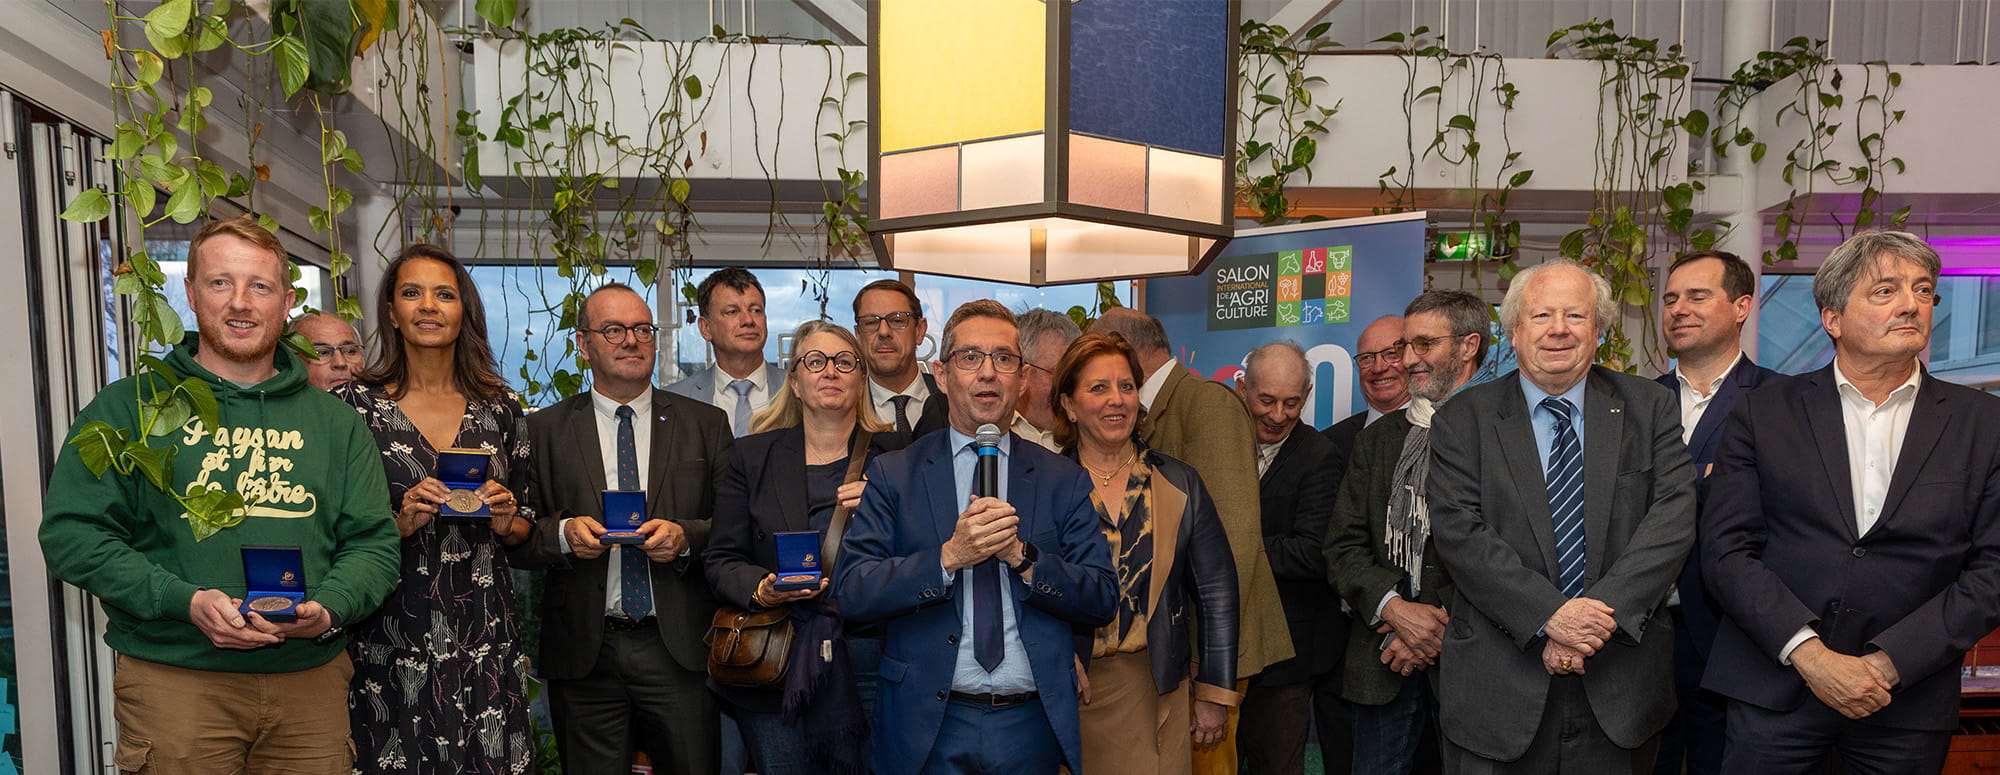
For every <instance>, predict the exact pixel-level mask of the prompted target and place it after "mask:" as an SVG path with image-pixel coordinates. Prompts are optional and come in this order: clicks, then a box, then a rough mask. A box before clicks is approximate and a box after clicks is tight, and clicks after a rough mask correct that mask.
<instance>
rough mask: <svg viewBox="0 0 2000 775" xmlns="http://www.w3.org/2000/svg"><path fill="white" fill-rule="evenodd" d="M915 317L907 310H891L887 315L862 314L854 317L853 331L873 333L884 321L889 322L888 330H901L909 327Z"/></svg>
mask: <svg viewBox="0 0 2000 775" xmlns="http://www.w3.org/2000/svg"><path fill="white" fill-rule="evenodd" d="M916 319H917V316H916V315H913V314H910V313H908V312H891V313H889V314H887V315H862V316H861V317H858V318H855V319H854V332H855V333H857V334H868V333H873V332H874V331H875V329H876V328H877V327H879V326H881V325H882V323H883V322H884V321H887V322H888V323H889V330H891V331H901V330H903V329H906V328H909V327H910V321H913V320H916Z"/></svg>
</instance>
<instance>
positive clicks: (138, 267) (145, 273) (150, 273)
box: [125, 250, 173, 374]
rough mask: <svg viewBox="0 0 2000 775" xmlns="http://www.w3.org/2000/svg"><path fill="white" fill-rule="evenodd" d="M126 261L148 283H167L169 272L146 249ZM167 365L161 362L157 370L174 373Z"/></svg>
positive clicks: (135, 273) (158, 285)
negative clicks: (161, 267) (162, 268)
mask: <svg viewBox="0 0 2000 775" xmlns="http://www.w3.org/2000/svg"><path fill="white" fill-rule="evenodd" d="M125 262H126V263H128V264H131V265H132V274H134V275H136V276H137V277H138V278H139V279H140V280H141V281H144V282H145V283H146V284H147V285H151V286H153V287H155V288H158V287H160V286H162V285H165V284H166V282H167V273H166V272H165V271H163V270H161V269H160V262H158V261H154V260H153V257H152V256H149V255H147V254H146V251H143V250H141V251H139V252H136V253H133V254H132V255H131V256H130V257H129V258H127V259H126V260H125ZM166 366H167V365H166V364H165V363H161V364H159V368H157V369H155V371H164V372H166V373H168V374H172V373H173V370H172V369H168V368H167V367H166Z"/></svg>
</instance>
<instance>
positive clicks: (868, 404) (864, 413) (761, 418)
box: [750, 320, 894, 433]
mask: <svg viewBox="0 0 2000 775" xmlns="http://www.w3.org/2000/svg"><path fill="white" fill-rule="evenodd" d="M814 334H832V335H834V336H837V337H840V341H841V342H843V343H845V344H846V345H847V346H848V347H851V348H853V349H854V364H855V365H854V371H855V373H856V374H859V375H860V376H861V389H860V390H859V391H856V393H855V396H854V421H855V423H856V424H857V425H860V426H861V428H862V429H863V430H867V431H871V432H874V433H882V432H884V431H889V430H893V429H894V426H891V425H889V424H888V423H885V422H882V418H880V417H877V416H876V415H875V402H874V401H871V400H869V398H868V385H869V379H868V359H867V358H863V357H861V341H860V340H858V339H855V338H854V334H853V332H850V331H848V330H847V329H846V328H843V327H841V326H837V325H834V324H832V323H828V322H826V321H823V320H808V321H806V322H804V323H800V324H799V328H798V330H797V331H795V332H793V333H792V342H793V345H792V346H793V347H795V348H796V347H797V346H799V345H800V344H803V343H805V341H806V337H809V336H812V335H814ZM827 368H833V364H832V363H828V364H827ZM799 371H800V369H799V355H798V354H797V353H794V354H793V356H792V367H791V368H790V369H787V370H786V371H785V384H784V385H782V386H778V385H773V386H772V389H773V392H775V393H776V394H777V397H776V398H775V399H773V400H772V401H771V405H770V406H767V407H765V408H764V411H761V412H758V413H757V416H756V417H754V418H752V419H751V421H750V432H751V433H763V432H765V431H775V430H778V429H779V428H790V427H792V426H794V425H798V424H800V423H802V422H805V415H806V408H805V402H803V401H800V400H799V397H798V395H797V394H795V393H793V392H792V389H791V384H792V382H793V381H794V380H796V379H798V378H799Z"/></svg>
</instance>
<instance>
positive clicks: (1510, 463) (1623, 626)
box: [1426, 261, 1695, 775]
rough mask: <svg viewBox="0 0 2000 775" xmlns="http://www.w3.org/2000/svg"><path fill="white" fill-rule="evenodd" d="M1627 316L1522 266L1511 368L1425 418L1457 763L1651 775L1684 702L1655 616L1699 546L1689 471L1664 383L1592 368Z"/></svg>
mask: <svg viewBox="0 0 2000 775" xmlns="http://www.w3.org/2000/svg"><path fill="white" fill-rule="evenodd" d="M1615 314H1617V306H1616V305H1615V304H1614V303H1613V302H1612V298H1611V288H1610V286H1609V284H1607V283H1606V282H1605V281H1604V279H1603V278H1601V277H1598V276H1596V275H1593V274H1591V273H1590V272H1589V270H1586V269H1584V268H1583V267H1581V266H1579V265H1577V264H1574V263H1570V262H1567V261H1563V262H1553V263H1548V264H1542V265H1540V266H1536V267H1534V268H1531V269H1529V270H1527V271H1524V272H1522V273H1521V274H1519V275H1518V276H1516V277H1515V278H1514V281H1513V283H1512V284H1511V286H1510V287H1509V288H1508V289H1507V296H1506V299H1505V300H1504V301H1503V302H1502V304H1501V309H1500V318H1501V321H1502V322H1503V323H1505V324H1506V326H1507V334H1508V336H1509V337H1510V338H1511V339H1512V340H1513V342H1514V347H1515V349H1516V350H1517V351H1518V352H1519V354H1520V364H1521V368H1520V371H1519V372H1518V373H1516V374H1513V375H1509V376H1506V377H1502V378H1500V379H1498V380H1494V381H1492V382H1489V383H1486V384H1484V385H1479V386H1477V387H1472V388H1467V389H1466V390H1465V391H1464V392H1462V393H1460V394H1459V395H1458V396H1457V397H1455V398H1453V399H1452V400H1451V401H1450V402H1448V403H1446V404H1445V405H1444V407H1443V408H1441V409H1439V410H1438V413H1437V417H1436V419H1435V421H1434V422H1433V426H1432V427H1433V432H1432V438H1431V451H1432V459H1431V470H1430V478H1429V480H1428V481H1427V486H1426V493H1427V496H1428V500H1429V506H1430V513H1431V536H1432V539H1433V541H1434V543H1435V545H1436V547H1437V550H1438V559H1440V560H1442V561H1443V562H1444V564H1445V569H1446V570H1447V571H1448V572H1449V573H1450V574H1451V578H1452V580H1453V581H1454V582H1455V583H1456V585H1457V591H1458V594H1457V596H1456V597H1454V598H1453V600H1452V602H1451V609H1450V615H1451V617H1450V624H1449V625H1448V626H1447V627H1446V631H1445V638H1444V644H1443V649H1442V655H1441V656H1440V658H1439V662H1438V670H1439V688H1438V693H1439V697H1438V705H1439V726H1440V728H1441V729H1442V731H1443V732H1444V737H1445V741H1446V744H1445V767H1446V770H1447V771H1449V772H1453V773H1591V774H1592V775H1597V774H1599V773H1609V772H1630V773H1646V772H1651V770H1652V767H1653V756H1654V754H1655V753H1657V752H1658V749H1659V734H1660V730H1661V729H1662V728H1664V727H1665V726H1666V724H1667V721H1668V720H1669V719H1670V718H1671V717H1672V715H1673V711H1674V686H1673V656H1674V635H1673V625H1672V624H1671V620H1670V619H1669V618H1668V617H1663V616H1658V614H1659V613H1660V609H1661V607H1662V606H1663V605H1665V603H1666V601H1667V595H1668V592H1669V590H1670V588H1671V587H1672V585H1673V582H1674V577H1675V575H1676V574H1678V573H1679V572H1680V568H1681V563H1682V561H1683V560H1685V559H1686V557H1687V554H1688V551H1689V550H1690V549H1691V548H1692V547H1693V545H1694V526H1695V525H1694V472H1693V470H1692V468H1691V465H1692V464H1691V463H1690V462H1689V459H1688V453H1687V445H1686V444H1684V443H1682V441H1681V423H1680V409H1679V407H1678V406H1677V405H1676V401H1675V399H1674V397H1673V395H1672V394H1670V393H1668V392H1667V391H1665V390H1661V389H1660V386H1659V385H1656V384H1653V383H1652V382H1651V381H1650V380H1646V379H1642V378H1640V377H1634V376H1629V375H1626V374H1621V373H1618V372H1615V371H1612V370H1610V369H1605V368H1602V367H1592V366H1591V357H1592V354H1593V353H1594V352H1595V351H1596V349H1597V341H1598V337H1599V336H1600V335H1602V334H1603V332H1604V329H1605V325H1606V322H1607V321H1609V320H1610V319H1611V317H1612V316H1613V315H1615Z"/></svg>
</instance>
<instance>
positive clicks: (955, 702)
mask: <svg viewBox="0 0 2000 775" xmlns="http://www.w3.org/2000/svg"><path fill="white" fill-rule="evenodd" d="M944 350H945V354H944V356H943V357H941V358H939V359H938V361H937V362H936V363H935V365H934V366H933V367H932V368H933V370H934V371H935V372H938V373H939V377H940V380H939V382H940V384H941V385H942V386H943V387H944V388H945V391H946V392H947V393H949V394H950V395H951V397H952V401H951V404H950V410H949V411H950V424H949V430H948V431H947V432H945V433H933V434H930V435H928V436H925V437H923V438H920V439H918V440H917V441H915V442H913V443H912V444H911V445H910V446H909V447H908V448H906V449H904V450H903V451H901V452H892V453H889V454H886V455H883V456H881V457H880V458H877V459H876V460H875V462H874V463H872V464H870V465H869V466H868V473H867V476H866V478H867V480H868V482H869V485H868V489H867V490H866V491H865V492H863V493H862V495H861V505H860V507H859V508H857V509H855V511H854V518H853V522H852V524H851V525H850V527H849V528H848V531H847V537H846V540H845V542H844V543H843V544H842V549H843V552H842V556H841V558H840V568H839V574H840V579H839V580H838V581H837V582H836V583H835V584H834V589H838V590H842V592H841V593H840V607H841V613H842V615H843V616H845V617H847V618H849V619H851V620H858V621H873V620H880V621H883V622H885V624H884V628H885V630H886V635H885V639H884V652H885V653H884V655H883V657H882V667H881V675H882V684H881V689H880V692H881V693H880V697H879V699H877V700H876V706H875V707H876V721H877V725H876V728H875V729H874V731H873V741H872V743H873V746H874V753H873V762H872V765H873V769H874V771H875V772H879V773H883V775H901V774H902V773H917V772H924V773H939V772H968V773H969V772H1010V773H1011V772H1023V773H1049V772H1054V771H1055V770H1056V768H1057V766H1058V765H1061V764H1067V765H1068V766H1069V768H1070V770H1071V771H1078V770H1079V769H1080V768H1081V765H1082V751H1081V741H1080V735H1079V732H1078V713H1077V691H1076V689H1077V687H1076V673H1075V668H1074V664H1075V662H1074V652H1073V651H1072V649H1073V644H1074V641H1073V640H1072V636H1073V634H1074V632H1076V630H1077V628H1090V627H1097V626H1100V625H1102V624H1104V623H1105V622H1108V621H1110V620H1111V618H1112V613H1113V610H1112V608H1113V605H1114V602H1115V601H1114V596H1115V594H1116V593H1115V591H1114V585H1115V580H1114V575H1113V571H1112V568H1111V553H1110V549H1109V547H1108V545H1107V544H1106V542H1105V539H1104V534H1103V533H1102V532H1101V531H1100V530H1099V528H1098V520H1097V512H1096V510H1095V509H1094V508H1092V507H1091V505H1090V492H1091V486H1090V480H1089V477H1088V476H1086V475H1085V474H1084V471H1083V468H1082V467H1081V466H1079V465H1077V464H1076V463H1074V462H1072V461H1070V460H1068V459H1066V458H1063V457H1061V456H1059V455H1057V454H1055V453H1053V452H1050V451H1048V450H1045V449H1043V448H1041V447H1040V446H1038V445H1035V444H1028V443H1023V442H1022V440H1021V439H1020V437H1018V436H1015V435H1013V434H1011V433H1009V434H1002V436H1001V438H1000V440H999V444H998V448H997V453H998V454H997V468H998V474H999V477H998V483H997V484H998V490H999V492H998V493H997V494H996V495H986V496H982V495H978V492H977V490H975V486H976V485H975V476H974V472H975V470H976V468H977V463H976V462H975V461H976V460H977V459H978V455H977V454H976V450H975V447H976V446H977V445H976V444H975V442H974V434H976V433H977V432H978V429H979V428H980V427H981V426H983V425H995V426H1003V427H1004V426H1005V425H1006V423H1007V422H1008V420H1009V418H1010V417H1011V416H1012V415H1013V414H1014V402H1015V400H1016V399H1017V398H1018V397H1019V393H1020V383H1021V371H1022V369H1023V368H1024V364H1023V362H1022V359H1021V353H1020V350H1019V332H1018V329H1017V327H1016V325H1015V322H1014V315H1013V313H1011V312H1008V311H1007V308H1006V307H1004V306H1001V305H1000V303H999V302H995V301H992V300H980V301H974V302H970V303H967V304H965V305H964V306H961V307H959V308H958V310H957V311H955V312H953V313H952V315H951V319H950V320H949V321H947V322H946V324H945V330H944ZM989 454H991V453H989ZM940 537H944V539H945V540H943V541H942V545H940V541H939V538H940Z"/></svg>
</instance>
